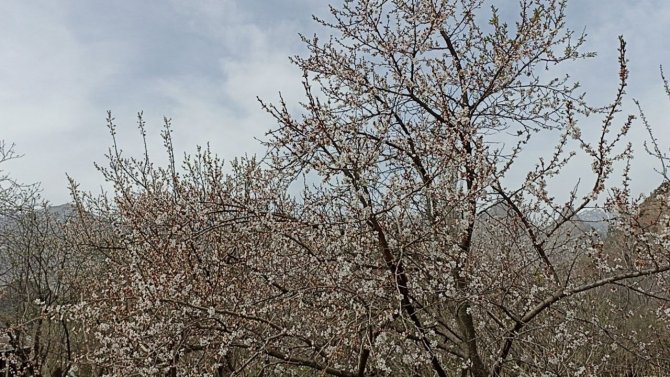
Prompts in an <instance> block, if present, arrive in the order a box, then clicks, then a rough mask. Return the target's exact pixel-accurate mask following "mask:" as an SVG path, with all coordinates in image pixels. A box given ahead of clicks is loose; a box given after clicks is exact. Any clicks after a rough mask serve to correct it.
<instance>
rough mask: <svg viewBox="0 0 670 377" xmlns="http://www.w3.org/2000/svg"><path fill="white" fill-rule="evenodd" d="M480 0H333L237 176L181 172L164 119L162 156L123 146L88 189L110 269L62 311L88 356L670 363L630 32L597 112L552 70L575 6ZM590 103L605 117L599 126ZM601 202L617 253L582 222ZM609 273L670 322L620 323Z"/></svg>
mask: <svg viewBox="0 0 670 377" xmlns="http://www.w3.org/2000/svg"><path fill="white" fill-rule="evenodd" d="M483 5H484V1H479V0H461V1H455V0H442V1H438V0H427V1H426V0H393V1H386V0H351V1H345V2H344V3H343V4H342V5H341V7H339V8H335V7H333V8H332V10H331V15H330V17H329V18H328V19H317V21H318V22H319V23H321V24H322V25H323V26H324V28H325V30H328V31H330V35H329V36H328V37H326V38H325V39H323V38H318V37H313V38H307V37H304V38H303V40H304V42H305V44H306V46H307V48H308V50H309V54H308V55H307V56H306V57H296V58H294V59H293V60H294V62H295V64H296V65H297V66H298V67H299V68H300V69H301V70H302V71H303V72H304V89H305V100H304V101H303V103H302V104H301V107H300V110H299V111H296V112H291V111H290V110H289V108H290V106H289V105H287V104H286V103H285V102H284V101H283V100H281V101H280V102H279V103H278V104H274V105H273V104H270V103H265V102H263V103H262V105H263V107H264V108H265V109H266V110H267V111H268V112H269V113H270V114H271V115H272V116H273V117H274V118H275V119H276V121H277V123H278V127H276V128H274V129H273V130H272V131H271V132H269V133H268V135H267V138H266V141H265V143H266V145H267V147H268V153H267V155H266V156H264V157H263V158H260V159H256V158H251V159H239V160H235V161H233V163H232V164H231V169H230V170H229V171H228V172H226V169H225V168H224V166H223V163H222V162H221V161H220V160H219V159H217V158H216V157H215V156H214V155H212V153H211V152H209V150H201V151H199V152H198V154H197V155H196V156H195V157H192V158H187V159H186V160H185V162H184V164H183V166H182V167H179V166H178V165H177V163H176V162H175V157H174V154H173V149H172V144H171V139H170V132H169V121H167V122H166V123H167V124H166V132H165V133H164V141H165V145H166V147H167V150H168V156H169V161H170V162H169V164H168V165H167V166H166V167H156V166H154V165H153V163H152V162H151V161H150V159H149V156H148V154H145V156H144V158H138V159H136V158H128V157H125V156H124V155H123V154H122V153H121V152H120V151H119V149H118V147H117V145H116V142H114V147H113V148H112V149H111V150H110V154H109V166H107V167H103V168H101V171H102V172H103V174H104V176H105V178H106V179H107V180H108V181H111V182H113V184H114V192H113V195H111V196H110V197H103V198H95V197H91V196H88V195H81V194H78V193H76V192H75V194H76V195H75V197H76V198H77V200H78V203H79V204H80V206H81V208H82V213H86V214H87V215H86V216H85V220H86V221H88V222H89V223H88V224H89V226H90V227H92V228H95V227H96V226H97V228H95V229H102V228H104V229H107V230H108V231H106V233H104V235H105V236H104V237H101V236H100V235H99V234H98V233H95V232H93V233H88V234H87V233H86V232H81V233H80V234H82V237H83V239H84V240H86V242H83V243H82V244H86V245H87V247H89V246H91V247H93V249H94V250H95V252H96V253H101V254H102V255H103V257H104V262H103V263H102V264H101V266H99V268H100V271H99V274H97V275H96V279H95V281H91V282H90V284H88V295H87V296H86V298H85V300H84V301H83V302H81V303H80V304H78V305H75V306H70V307H63V308H61V309H60V310H61V311H63V312H65V314H64V315H67V316H68V318H70V319H72V320H73V321H81V323H82V325H83V326H84V327H86V328H87V329H88V331H89V332H90V334H91V336H92V337H93V341H92V344H94V346H92V348H91V352H89V353H86V354H84V355H82V356H81V360H80V361H81V363H83V364H86V363H88V364H91V365H94V366H95V368H97V369H96V370H97V371H98V372H99V373H100V374H103V375H123V376H128V375H169V376H170V375H171V376H177V375H201V374H202V373H209V374H211V375H220V376H223V375H268V374H269V375H295V376H303V375H333V376H374V375H437V376H455V375H458V376H475V377H482V376H502V375H607V374H608V373H610V374H614V375H621V374H623V373H625V371H627V370H628V369H629V368H631V365H634V366H635V365H638V364H639V365H642V366H643V367H644V368H646V369H644V370H645V371H647V372H649V373H652V372H654V371H659V370H667V368H668V364H667V358H666V359H664V358H663V357H661V356H658V355H661V354H663V352H665V355H667V350H664V349H663V344H662V342H661V340H660V339H659V338H658V337H654V336H655V334H656V335H657V334H661V333H663V332H664V331H667V322H666V321H667V317H668V316H667V312H668V310H665V309H666V307H667V301H666V300H667V299H666V297H667V293H668V292H667V288H663V287H667V286H668V285H667V283H665V279H666V277H667V275H666V272H667V271H668V270H669V269H670V260H669V259H668V258H669V257H670V255H669V254H668V242H669V237H670V235H669V234H668V229H667V227H662V226H661V227H642V226H639V224H638V223H636V222H635V221H634V219H635V216H636V214H637V212H636V211H637V207H636V202H635V201H633V200H631V199H630V198H629V193H628V189H627V187H628V185H627V184H628V180H629V178H628V168H627V167H628V163H629V161H630V159H631V158H632V147H631V145H630V144H628V139H627V133H628V131H629V129H630V127H631V125H632V124H633V122H634V119H633V117H624V118H623V119H619V118H617V117H616V115H617V113H618V112H619V111H620V109H621V105H622V101H623V99H624V95H625V87H626V82H627V79H628V71H627V68H626V57H625V43H624V42H623V40H621V41H620V46H619V51H620V57H619V66H620V71H619V72H618V80H619V83H620V84H619V87H618V90H617V91H616V93H613V100H612V102H611V104H610V105H607V106H604V107H594V106H591V105H589V104H588V103H587V102H586V101H585V99H584V97H583V95H582V94H581V93H579V92H578V91H577V90H578V85H577V84H575V83H571V82H570V79H569V77H558V78H554V77H552V76H551V75H550V74H551V73H552V71H553V70H554V67H555V66H557V65H560V64H562V63H564V62H568V61H571V60H575V59H580V58H583V57H588V56H589V55H590V54H588V53H586V54H585V53H581V52H580V47H581V45H582V43H583V36H582V35H579V34H574V33H573V32H571V31H570V30H567V29H566V28H565V6H566V2H565V1H560V0H521V1H520V2H519V7H518V10H519V14H518V17H517V18H516V20H515V21H514V23H513V24H508V23H506V22H504V20H503V17H502V16H500V14H499V11H498V10H497V9H496V8H491V12H490V13H488V14H487V15H484V14H485V13H486V12H485V10H484V9H483ZM482 20H484V21H488V23H486V22H482ZM585 118H589V119H590V120H592V119H594V118H597V119H599V120H600V126H599V131H598V132H597V135H596V136H595V137H594V132H586V133H585V134H586V135H582V132H581V131H580V127H579V125H578V121H581V120H583V119H585ZM139 124H140V128H141V130H142V133H143V135H144V123H143V120H142V119H141V118H140V121H139ZM109 126H110V129H111V130H112V134H113V135H114V133H115V130H116V129H115V126H114V123H113V118H111V116H110V118H109ZM552 135H553V136H555V145H554V146H553V149H551V148H549V149H550V150H549V151H547V152H544V151H542V152H543V153H541V155H542V156H541V157H539V158H538V159H537V161H536V163H535V164H534V165H533V164H530V165H529V164H528V163H524V162H522V160H528V158H530V157H528V156H529V153H530V152H529V150H531V149H533V147H534V146H536V145H537V143H545V142H546V139H547V137H551V136H552ZM540 136H542V137H543V139H542V141H537V139H538V138H539V137H540ZM536 149H537V148H536ZM541 149H545V148H541ZM575 160H578V161H580V163H583V161H585V160H589V162H590V163H591V167H592V176H591V177H590V180H589V182H588V185H589V187H587V188H585V187H577V188H575V189H574V190H573V189H572V188H573V187H574V185H575V184H576V183H577V182H573V183H571V186H570V190H565V187H566V186H565V183H562V184H557V183H556V181H557V180H559V179H561V176H560V173H561V170H562V169H563V168H564V167H565V166H567V165H568V164H570V163H573V161H575ZM520 161H521V162H520ZM617 164H619V166H620V167H621V171H623V173H622V175H621V176H620V178H623V183H619V182H617V181H616V180H615V179H614V178H615V177H614V175H615V173H614V172H615V171H617V170H616V167H617ZM522 172H523V173H522ZM515 177H522V178H521V179H518V178H515ZM551 188H555V190H556V191H562V192H565V191H570V193H569V195H567V196H566V197H567V198H561V199H557V198H556V195H555V194H552V193H551ZM662 198H664V199H662V200H668V198H667V195H665V196H662ZM599 199H606V204H605V207H606V208H607V210H608V211H609V212H610V213H613V214H617V216H616V217H615V219H614V220H612V224H611V227H612V228H616V229H618V231H619V232H622V233H621V234H625V237H626V239H627V240H629V241H630V242H629V243H627V244H626V245H627V246H626V248H624V250H621V248H618V249H616V250H615V249H614V248H611V247H607V246H606V245H609V243H606V242H604V241H603V238H602V235H601V234H599V233H598V232H596V231H594V230H592V228H589V227H585V226H582V225H583V224H581V223H580V222H579V221H578V220H579V213H580V212H581V211H583V210H584V209H586V208H587V207H592V206H596V205H598V203H599V201H598V200H599ZM96 208H97V209H98V211H97V212H96V211H94V210H93V209H96ZM84 210H85V211H84ZM93 213H97V214H98V215H97V216H96V215H93V216H91V215H90V214H93ZM663 216H667V215H663ZM82 221H83V220H82ZM96 222H97V223H98V225H92V224H93V223H96ZM84 228H86V227H84ZM612 287H617V288H619V289H620V290H621V291H624V293H623V295H628V296H626V297H629V296H630V295H633V296H635V297H638V298H639V299H640V300H646V301H645V302H651V303H652V305H650V306H649V307H653V308H655V309H657V310H656V311H655V312H653V313H646V314H649V315H647V316H646V317H645V319H644V320H645V321H646V322H645V324H646V325H649V326H654V328H655V329H656V331H654V332H649V331H647V332H643V331H638V330H636V329H629V330H630V331H624V330H625V329H624V330H622V329H614V328H613V326H612V322H609V321H611V320H612V318H613V317H614V316H615V315H613V313H618V314H616V315H624V314H625V313H628V312H629V311H630V310H632V309H631V308H630V301H626V300H624V299H622V297H623V296H622V294H614V293H611V292H609V288H612ZM652 290H653V292H652ZM631 363H632V364H631ZM640 363H642V364H640ZM627 368H628V369H627ZM664 368H666V369H664Z"/></svg>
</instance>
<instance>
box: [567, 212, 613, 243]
mask: <svg viewBox="0 0 670 377" xmlns="http://www.w3.org/2000/svg"><path fill="white" fill-rule="evenodd" d="M612 218H613V216H612V215H611V214H610V213H608V212H607V211H605V210H604V209H602V208H592V209H587V210H583V211H581V212H579V213H578V214H577V219H576V220H575V221H576V222H578V223H580V225H582V226H581V228H584V227H586V228H590V229H593V230H595V231H596V232H597V233H598V234H599V235H600V236H601V237H603V238H605V237H607V232H608V230H609V222H610V221H611V220H612Z"/></svg>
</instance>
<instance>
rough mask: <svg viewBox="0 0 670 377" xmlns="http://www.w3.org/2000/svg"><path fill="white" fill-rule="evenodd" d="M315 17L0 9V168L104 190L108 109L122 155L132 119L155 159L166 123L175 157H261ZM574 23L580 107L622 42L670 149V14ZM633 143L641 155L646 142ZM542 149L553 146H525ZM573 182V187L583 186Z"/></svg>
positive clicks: (226, 5)
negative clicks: (585, 51) (140, 118)
mask: <svg viewBox="0 0 670 377" xmlns="http://www.w3.org/2000/svg"><path fill="white" fill-rule="evenodd" d="M333 1H335V0H333ZM337 2H338V1H335V3H337ZM496 3H497V4H498V5H499V6H501V7H505V6H511V5H514V4H515V3H516V2H515V1H514V0H498V1H497V2H496ZM312 14H317V15H326V14H327V5H326V2H325V0H204V1H199V0H171V1H168V0H165V1H155V0H154V1H148V0H133V1H131V0H124V1H121V0H117V1H110V0H105V1H100V0H79V1H75V0H72V1H69V0H42V1H40V0H31V1H26V0H2V1H0V131H1V133H0V139H4V140H6V141H7V142H14V143H16V149H17V151H18V152H20V153H22V154H24V155H25V156H24V157H23V158H21V159H20V160H16V161H12V162H11V163H8V164H6V165H4V166H3V167H2V168H3V169H5V170H6V171H8V172H9V173H10V174H12V175H13V176H14V177H16V178H17V179H18V180H20V181H22V182H26V183H29V182H38V181H39V182H42V187H43V189H44V196H45V197H46V198H47V199H49V200H51V201H52V202H54V203H57V204H58V203H63V202H66V201H68V192H67V183H66V176H65V174H66V173H68V174H70V175H71V176H73V177H74V178H75V179H77V180H78V181H79V182H81V184H82V187H83V188H84V189H87V190H96V188H98V187H99V185H100V181H101V178H100V176H99V174H98V173H97V172H96V171H95V169H94V167H93V161H99V162H101V161H104V157H103V156H104V153H105V152H106V149H107V146H108V145H109V143H110V139H109V135H108V133H107V130H106V128H105V116H106V110H112V112H113V114H114V116H115V117H116V123H117V124H118V126H119V139H120V141H121V143H122V144H123V147H124V149H125V150H127V151H129V152H133V151H135V152H136V151H137V150H138V148H139V146H140V143H139V139H138V134H137V132H136V123H135V122H136V121H135V116H136V113H137V112H138V111H140V110H143V111H144V114H145V120H146V121H147V123H148V127H149V131H150V135H149V137H150V138H153V145H155V146H156V147H155V148H153V147H152V149H153V150H154V151H155V153H157V154H158V153H159V152H160V145H161V143H160V140H159V139H158V136H157V134H158V132H159V130H160V126H161V123H162V118H163V116H167V117H170V118H172V119H173V125H174V129H175V139H176V146H177V149H178V151H179V152H183V151H193V150H194V149H195V146H196V145H204V144H205V143H207V142H209V143H210V144H211V146H212V149H213V150H215V151H216V152H217V153H219V154H220V155H222V156H224V157H225V158H227V159H229V158H231V157H233V156H236V155H240V154H244V153H258V152H262V149H261V147H260V146H259V145H258V143H257V142H256V141H255V140H254V137H262V135H263V133H264V132H265V131H266V130H268V129H269V128H271V127H273V126H274V124H273V121H272V119H271V118H270V117H269V116H268V115H267V114H265V113H264V112H263V111H261V110H260V108H259V105H258V103H257V102H256V96H260V97H261V98H264V99H270V100H273V99H276V98H277V93H278V91H280V90H281V91H282V93H283V94H284V95H285V97H286V98H287V99H288V100H289V101H293V102H295V101H297V100H298V99H299V98H300V94H301V92H300V72H299V71H297V70H296V69H295V68H294V67H293V66H291V65H290V63H289V62H288V58H287V57H288V56H290V55H294V54H299V53H302V52H304V50H303V48H302V46H301V43H300V41H299V38H298V33H299V32H302V33H306V34H311V33H313V32H314V31H316V30H317V29H316V25H315V24H314V22H312V21H311V15H312ZM569 15H570V19H569V24H570V25H571V26H572V27H573V28H575V29H578V30H581V29H583V28H585V29H586V32H587V33H588V34H589V35H590V40H589V44H588V47H589V49H591V50H594V51H597V52H598V54H599V55H598V57H597V58H595V59H592V60H590V61H583V62H579V63H576V64H573V65H572V66H571V67H570V70H569V71H570V72H572V73H573V76H574V77H576V78H578V79H579V80H580V81H581V82H582V83H583V84H584V87H585V89H586V90H588V91H589V92H590V97H589V98H591V99H593V100H595V101H597V102H601V103H602V104H604V103H606V102H607V101H609V100H610V99H611V98H612V96H613V94H614V89H615V88H616V78H617V66H616V47H617V35H619V34H623V35H624V36H625V37H626V40H627V41H628V46H629V58H630V61H631V64H630V68H631V86H630V88H629V90H628V93H629V102H630V99H631V98H633V97H634V98H637V99H639V100H640V101H642V103H643V106H644V107H645V109H646V111H647V113H648V116H649V118H650V119H651V120H652V122H653V123H654V125H655V126H656V128H657V130H658V134H659V138H660V139H661V141H662V143H664V145H665V146H666V147H668V146H670V132H668V130H669V128H668V126H669V124H668V122H667V121H666V120H665V119H668V118H669V117H668V115H670V107H669V106H668V105H670V101H669V100H668V99H667V98H665V97H664V92H663V88H662V85H661V81H660V79H659V70H658V67H659V65H661V64H664V65H666V66H667V67H668V68H667V71H668V73H669V74H670V42H668V40H667V32H668V30H670V1H667V0H572V1H571V2H570V5H569ZM629 105H630V103H629ZM628 108H629V109H630V111H633V108H632V107H631V106H629V107H628ZM634 136H635V138H636V141H637V144H636V150H637V152H638V154H640V155H642V149H641V144H640V142H641V140H642V137H643V136H644V132H643V130H642V129H641V128H639V127H638V129H637V130H634ZM550 147H551V144H549V141H547V145H537V144H536V145H535V146H534V148H536V149H538V150H542V149H546V148H550ZM640 157H641V158H640V159H639V160H640V161H639V162H638V163H637V165H636V173H635V175H634V178H635V182H634V188H635V189H636V190H637V191H638V192H645V191H649V190H650V189H652V188H653V187H655V185H657V184H658V182H659V181H660V179H659V177H658V176H656V175H655V174H654V173H653V172H652V171H651V166H650V164H651V163H652V162H651V161H650V160H649V159H645V158H644V156H640ZM580 169H581V170H580ZM573 170H574V171H571V172H569V174H570V177H571V178H576V177H578V176H580V175H581V174H588V172H587V171H585V170H584V168H583V167H576V168H575V169H573Z"/></svg>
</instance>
